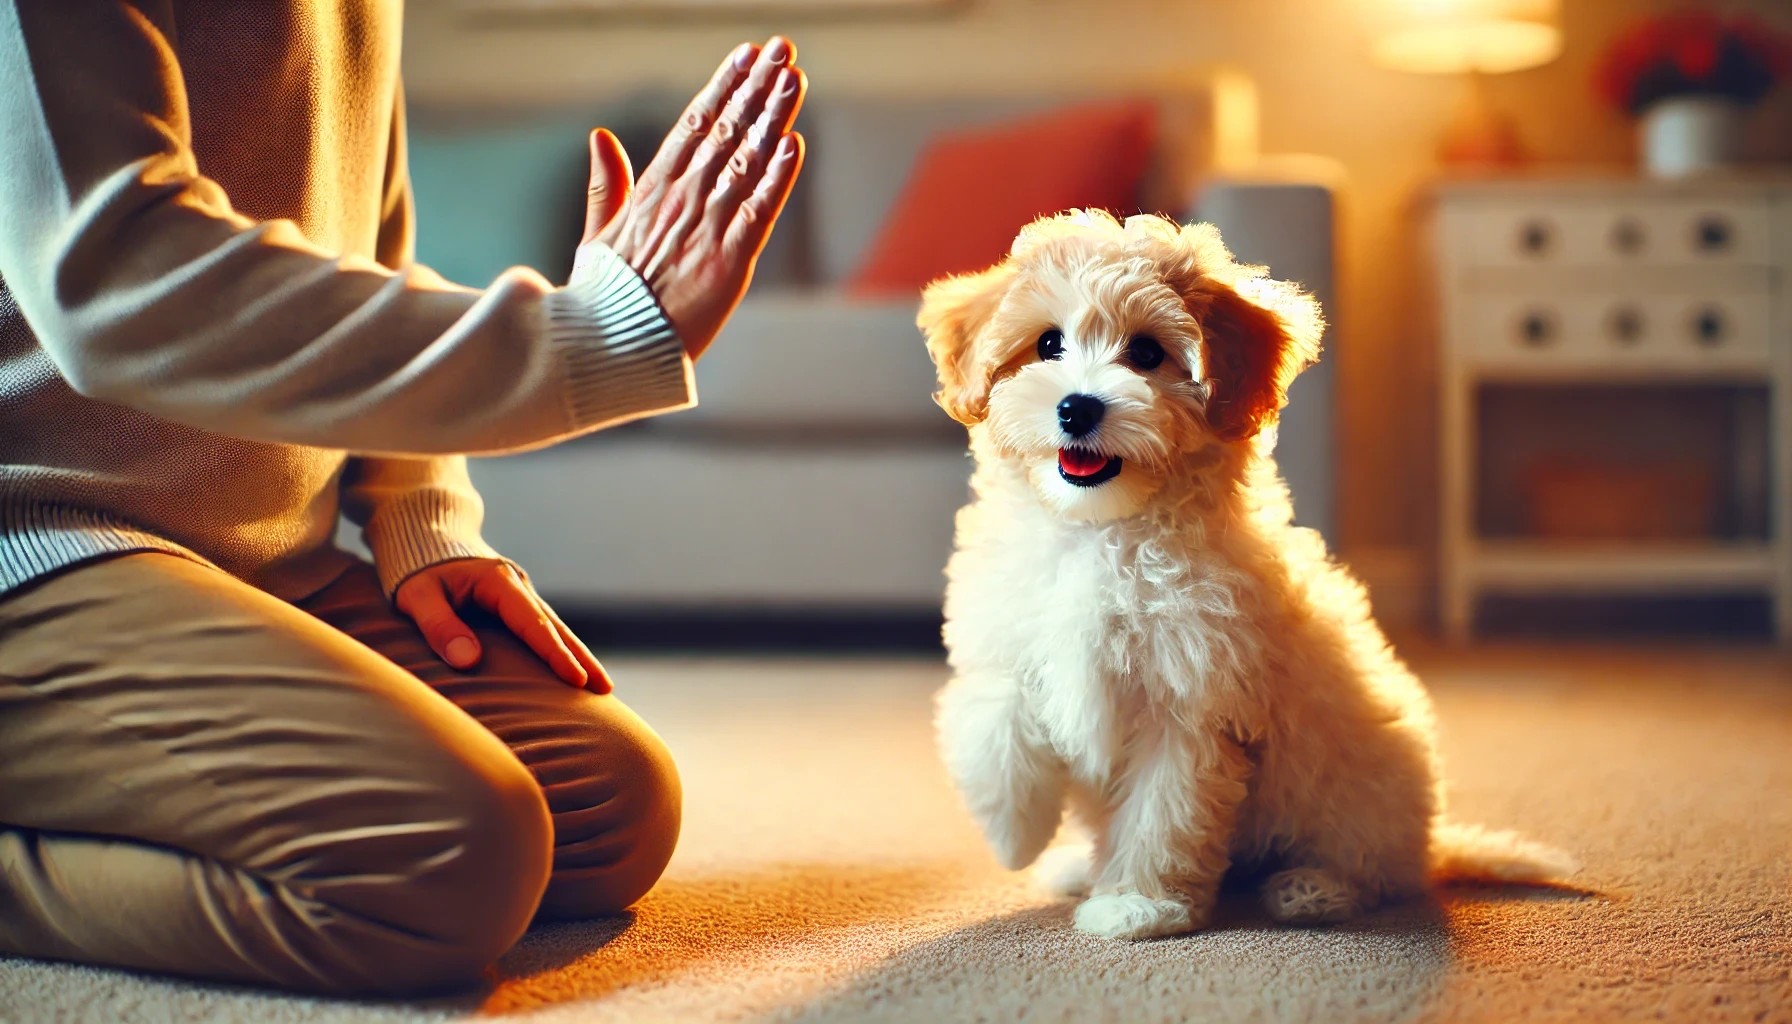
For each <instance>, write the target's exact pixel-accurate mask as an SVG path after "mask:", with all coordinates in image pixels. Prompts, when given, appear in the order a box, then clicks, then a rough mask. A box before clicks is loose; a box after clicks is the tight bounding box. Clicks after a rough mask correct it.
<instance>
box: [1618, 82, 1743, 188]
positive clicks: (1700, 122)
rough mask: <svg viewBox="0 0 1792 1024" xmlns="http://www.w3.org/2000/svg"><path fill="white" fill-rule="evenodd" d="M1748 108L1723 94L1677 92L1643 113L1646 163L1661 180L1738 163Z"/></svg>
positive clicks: (1643, 145) (1648, 169)
mask: <svg viewBox="0 0 1792 1024" xmlns="http://www.w3.org/2000/svg"><path fill="white" fill-rule="evenodd" d="M1741 141H1742V108H1741V107H1740V106H1738V105H1737V104H1736V102H1735V101H1733V100H1727V99H1723V98H1722V97H1718V96H1676V97H1674V98H1672V99H1665V100H1662V101H1660V102H1658V103H1656V104H1655V105H1654V106H1652V107H1650V108H1649V109H1648V110H1647V111H1644V113H1643V120H1642V148H1643V167H1644V169H1645V170H1647V171H1648V172H1649V173H1650V174H1652V175H1654V176H1655V177H1657V178H1678V177H1681V176H1684V175H1688V174H1698V173H1700V172H1702V171H1712V170H1717V169H1719V168H1723V167H1727V166H1729V165H1730V164H1733V163H1735V162H1736V152H1737V149H1738V147H1739V146H1740V144H1741Z"/></svg>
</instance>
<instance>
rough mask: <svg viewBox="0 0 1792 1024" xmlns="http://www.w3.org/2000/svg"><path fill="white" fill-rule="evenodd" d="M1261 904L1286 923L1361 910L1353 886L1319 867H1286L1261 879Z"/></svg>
mask: <svg viewBox="0 0 1792 1024" xmlns="http://www.w3.org/2000/svg"><path fill="white" fill-rule="evenodd" d="M1263 907H1264V909H1266V910H1268V911H1269V916H1270V917H1273V918H1275V919H1276V920H1278V921H1283V922H1286V923H1288V924H1319V923H1321V922H1326V921H1343V920H1345V919H1346V918H1351V917H1355V916H1356V915H1357V914H1358V913H1359V912H1360V910H1361V906H1360V904H1359V902H1358V900H1357V892H1356V888H1355V887H1354V886H1352V885H1351V884H1350V883H1349V882H1346V881H1344V880H1343V879H1341V878H1338V877H1336V876H1334V875H1332V874H1331V873H1330V872H1328V871H1323V870H1320V869H1319V868H1289V869H1288V870H1287V871H1278V872H1276V873H1275V874H1273V875H1271V876H1269V879H1268V880H1267V881H1265V882H1264V883H1263Z"/></svg>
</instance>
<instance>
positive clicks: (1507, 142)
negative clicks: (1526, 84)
mask: <svg viewBox="0 0 1792 1024" xmlns="http://www.w3.org/2000/svg"><path fill="white" fill-rule="evenodd" d="M1379 3H1380V5H1381V7H1382V11H1381V14H1382V15H1383V16H1382V18H1381V19H1380V24H1379V25H1378V30H1377V31H1376V32H1375V33H1374V35H1373V39H1374V42H1373V44H1372V49H1371V51H1370V56H1371V58H1372V59H1373V60H1374V61H1375V63H1377V64H1379V65H1381V66H1382V67H1384V68H1388V69H1389V70H1393V71H1411V72H1416V73H1419V74H1443V75H1462V76H1464V77H1465V78H1466V79H1467V86H1468V88H1467V91H1466V93H1465V95H1464V97H1463V102H1462V104H1461V106H1460V108H1459V109H1458V110H1457V113H1456V117H1455V119H1454V120H1453V121H1452V122H1451V124H1450V125H1449V126H1448V127H1447V128H1446V129H1445V130H1444V134H1443V137H1442V138H1441V139H1440V140H1439V141H1438V147H1437V151H1438V157H1439V159H1441V160H1442V161H1443V162H1444V163H1446V164H1451V165H1456V166H1466V165H1480V166H1487V167H1502V166H1510V165H1513V164H1519V163H1523V162H1524V161H1525V159H1526V155H1525V151H1524V146H1523V144H1522V143H1521V142H1520V140H1519V137H1518V127H1517V125H1515V124H1514V123H1513V122H1512V119H1511V118H1510V117H1506V116H1504V115H1502V114H1500V113H1499V112H1497V111H1495V110H1494V109H1493V108H1492V106H1491V104H1490V103H1489V102H1488V99H1487V91H1486V87H1485V86H1484V84H1483V81H1482V79H1483V78H1484V77H1485V76H1487V75H1498V74H1504V73H1505V72H1508V71H1523V70H1525V69H1527V68H1534V67H1538V66H1539V65H1543V64H1548V63H1549V62H1550V61H1552V60H1555V59H1556V57H1558V56H1560V55H1561V52H1562V29H1561V25H1560V24H1559V21H1558V16H1559V14H1560V11H1559V9H1558V0H1379Z"/></svg>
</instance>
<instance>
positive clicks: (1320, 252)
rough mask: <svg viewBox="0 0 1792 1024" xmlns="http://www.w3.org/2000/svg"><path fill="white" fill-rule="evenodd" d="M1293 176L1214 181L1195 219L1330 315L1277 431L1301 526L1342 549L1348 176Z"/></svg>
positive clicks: (1320, 167)
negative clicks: (1339, 403)
mask: <svg viewBox="0 0 1792 1024" xmlns="http://www.w3.org/2000/svg"><path fill="white" fill-rule="evenodd" d="M1288 163H1293V162H1292V161H1289V162H1288ZM1293 169H1294V171H1295V172H1296V173H1289V168H1288V164H1286V163H1285V164H1284V165H1283V166H1282V167H1280V168H1275V167H1265V168H1264V169H1263V170H1262V172H1261V173H1257V174H1240V175H1236V176H1227V177H1219V178H1213V179H1210V180H1208V181H1207V182H1206V183H1205V184H1204V185H1203V186H1202V188H1201V190H1200V192H1199V194H1198V195H1197V197H1196V201H1195V204H1194V211H1193V216H1194V219H1196V220H1202V221H1207V222H1208V223H1210V224H1213V225H1214V226H1215V227H1217V228H1219V229H1220V236H1221V237H1222V238H1224V239H1225V240H1226V245H1227V247H1228V248H1230V249H1231V250H1232V254H1233V255H1234V256H1236V257H1237V258H1238V259H1239V261H1240V262H1243V263H1254V264H1260V265H1263V266H1267V267H1268V268H1269V272H1270V274H1271V275H1272V276H1274V277H1276V278H1279V279H1282V280H1286V281H1298V282H1299V283H1300V284H1301V286H1302V287H1304V288H1305V289H1306V290H1307V291H1308V292H1311V293H1312V294H1313V296H1314V297H1315V298H1317V299H1318V300H1319V303H1320V307H1321V308H1322V309H1323V310H1324V311H1325V314H1326V320H1327V326H1326V331H1325V337H1324V341H1323V346H1324V350H1323V351H1322V352H1321V355H1320V359H1319V362H1318V363H1317V364H1316V365H1314V366H1311V367H1308V368H1307V370H1306V371H1305V372H1304V373H1302V374H1301V375H1300V376H1299V377H1297V378H1295V381H1294V385H1293V387H1291V388H1290V389H1289V392H1288V407H1287V408H1286V409H1284V410H1282V418H1281V425H1280V427H1279V428H1278V430H1277V438H1276V461H1277V463H1278V464H1279V466H1280V467H1281V470H1282V476H1283V478H1284V479H1286V480H1287V481H1288V489H1289V491H1290V492H1291V493H1292V494H1293V497H1294V518H1295V522H1297V523H1299V524H1300V525H1302V526H1309V527H1312V528H1313V529H1316V530H1318V531H1319V532H1320V533H1321V534H1323V535H1324V536H1325V538H1326V540H1327V541H1328V542H1330V543H1331V544H1333V545H1336V544H1337V541H1338V537H1337V528H1336V522H1337V514H1336V511H1337V448H1336V437H1337V430H1336V384H1335V379H1336V369H1337V361H1338V360H1337V354H1336V352H1335V349H1336V347H1337V340H1338V331H1337V314H1336V313H1335V311H1334V310H1335V305H1334V302H1335V297H1336V296H1335V291H1334V287H1333V268H1334V264H1335V259H1336V257H1335V252H1334V249H1335V241H1334V233H1333V207H1334V202H1333V196H1334V192H1335V190H1336V188H1337V186H1338V184H1339V183H1340V179H1341V177H1342V176H1341V173H1338V172H1335V171H1332V170H1330V169H1329V168H1328V166H1327V163H1326V162H1323V161H1317V160H1308V161H1302V163H1301V164H1300V165H1296V166H1295V167H1294V168H1293Z"/></svg>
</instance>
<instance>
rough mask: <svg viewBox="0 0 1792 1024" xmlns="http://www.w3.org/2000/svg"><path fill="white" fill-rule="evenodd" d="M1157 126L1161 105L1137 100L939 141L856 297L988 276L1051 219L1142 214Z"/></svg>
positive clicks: (881, 235)
mask: <svg viewBox="0 0 1792 1024" xmlns="http://www.w3.org/2000/svg"><path fill="white" fill-rule="evenodd" d="M1156 127H1157V112H1156V108H1155V107H1153V106H1152V105H1151V104H1149V103H1146V102H1142V101H1127V102H1109V103H1099V104H1089V105H1084V106H1076V107H1068V108H1065V109H1062V110H1055V111H1052V112H1050V113H1047V114H1042V115H1039V116H1036V117H1031V118H1028V119H1026V120H1023V121H1014V122H1009V123H1006V124H999V125H991V126H987V127H983V128H978V129H973V130H968V131H958V132H947V133H943V134H941V135H939V136H937V137H935V138H934V139H932V140H931V141H929V142H928V144H927V147H926V148H925V149H924V150H922V152H921V157H920V159H918V160H917V161H915V168H914V170H913V171H911V172H910V173H909V177H908V181H907V183H906V184H904V185H903V188H902V194H901V195H900V196H899V197H898V198H897V200H896V202H895V204H894V205H893V206H891V208H890V214H889V217H888V218H887V219H886V220H885V221H884V226H883V228H882V230H880V231H879V232H878V237H877V239H876V241H875V242H874V243H873V244H872V246H871V251H870V253H869V254H868V255H867V256H866V259H865V262H864V263H863V264H862V265H861V266H860V267H859V270H858V272H857V273H855V274H854V275H853V276H852V279H851V280H850V281H848V282H847V285H846V287H847V290H848V291H849V292H851V293H853V294H855V295H888V294H892V293H913V292H915V291H918V290H919V289H920V288H921V286H922V285H924V284H926V283H927V282H929V281H931V280H933V279H934V278H937V277H941V276H943V275H946V274H961V273H966V272H969V271H973V270H982V269H983V268H985V267H987V266H989V265H990V264H992V263H995V262H996V261H997V260H999V259H1001V258H1002V257H1003V256H1004V255H1006V254H1007V252H1008V248H1009V246H1010V245H1012V244H1013V243H1014V236H1015V234H1016V233H1018V232H1019V231H1020V229H1021V228H1022V227H1023V226H1025V225H1026V224H1027V223H1029V222H1030V221H1032V220H1033V219H1034V218H1036V217H1038V216H1040V215H1041V214H1046V213H1057V212H1058V211H1060V210H1067V209H1071V208H1073V207H1099V208H1102V209H1106V210H1112V211H1114V212H1116V213H1126V212H1131V211H1134V210H1136V209H1137V203H1138V191H1139V182H1140V179H1141V178H1143V177H1144V173H1145V166H1146V162H1147V161H1148V160H1149V159H1150V156H1151V147H1152V143H1153V137H1154V135H1155V133H1156Z"/></svg>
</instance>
